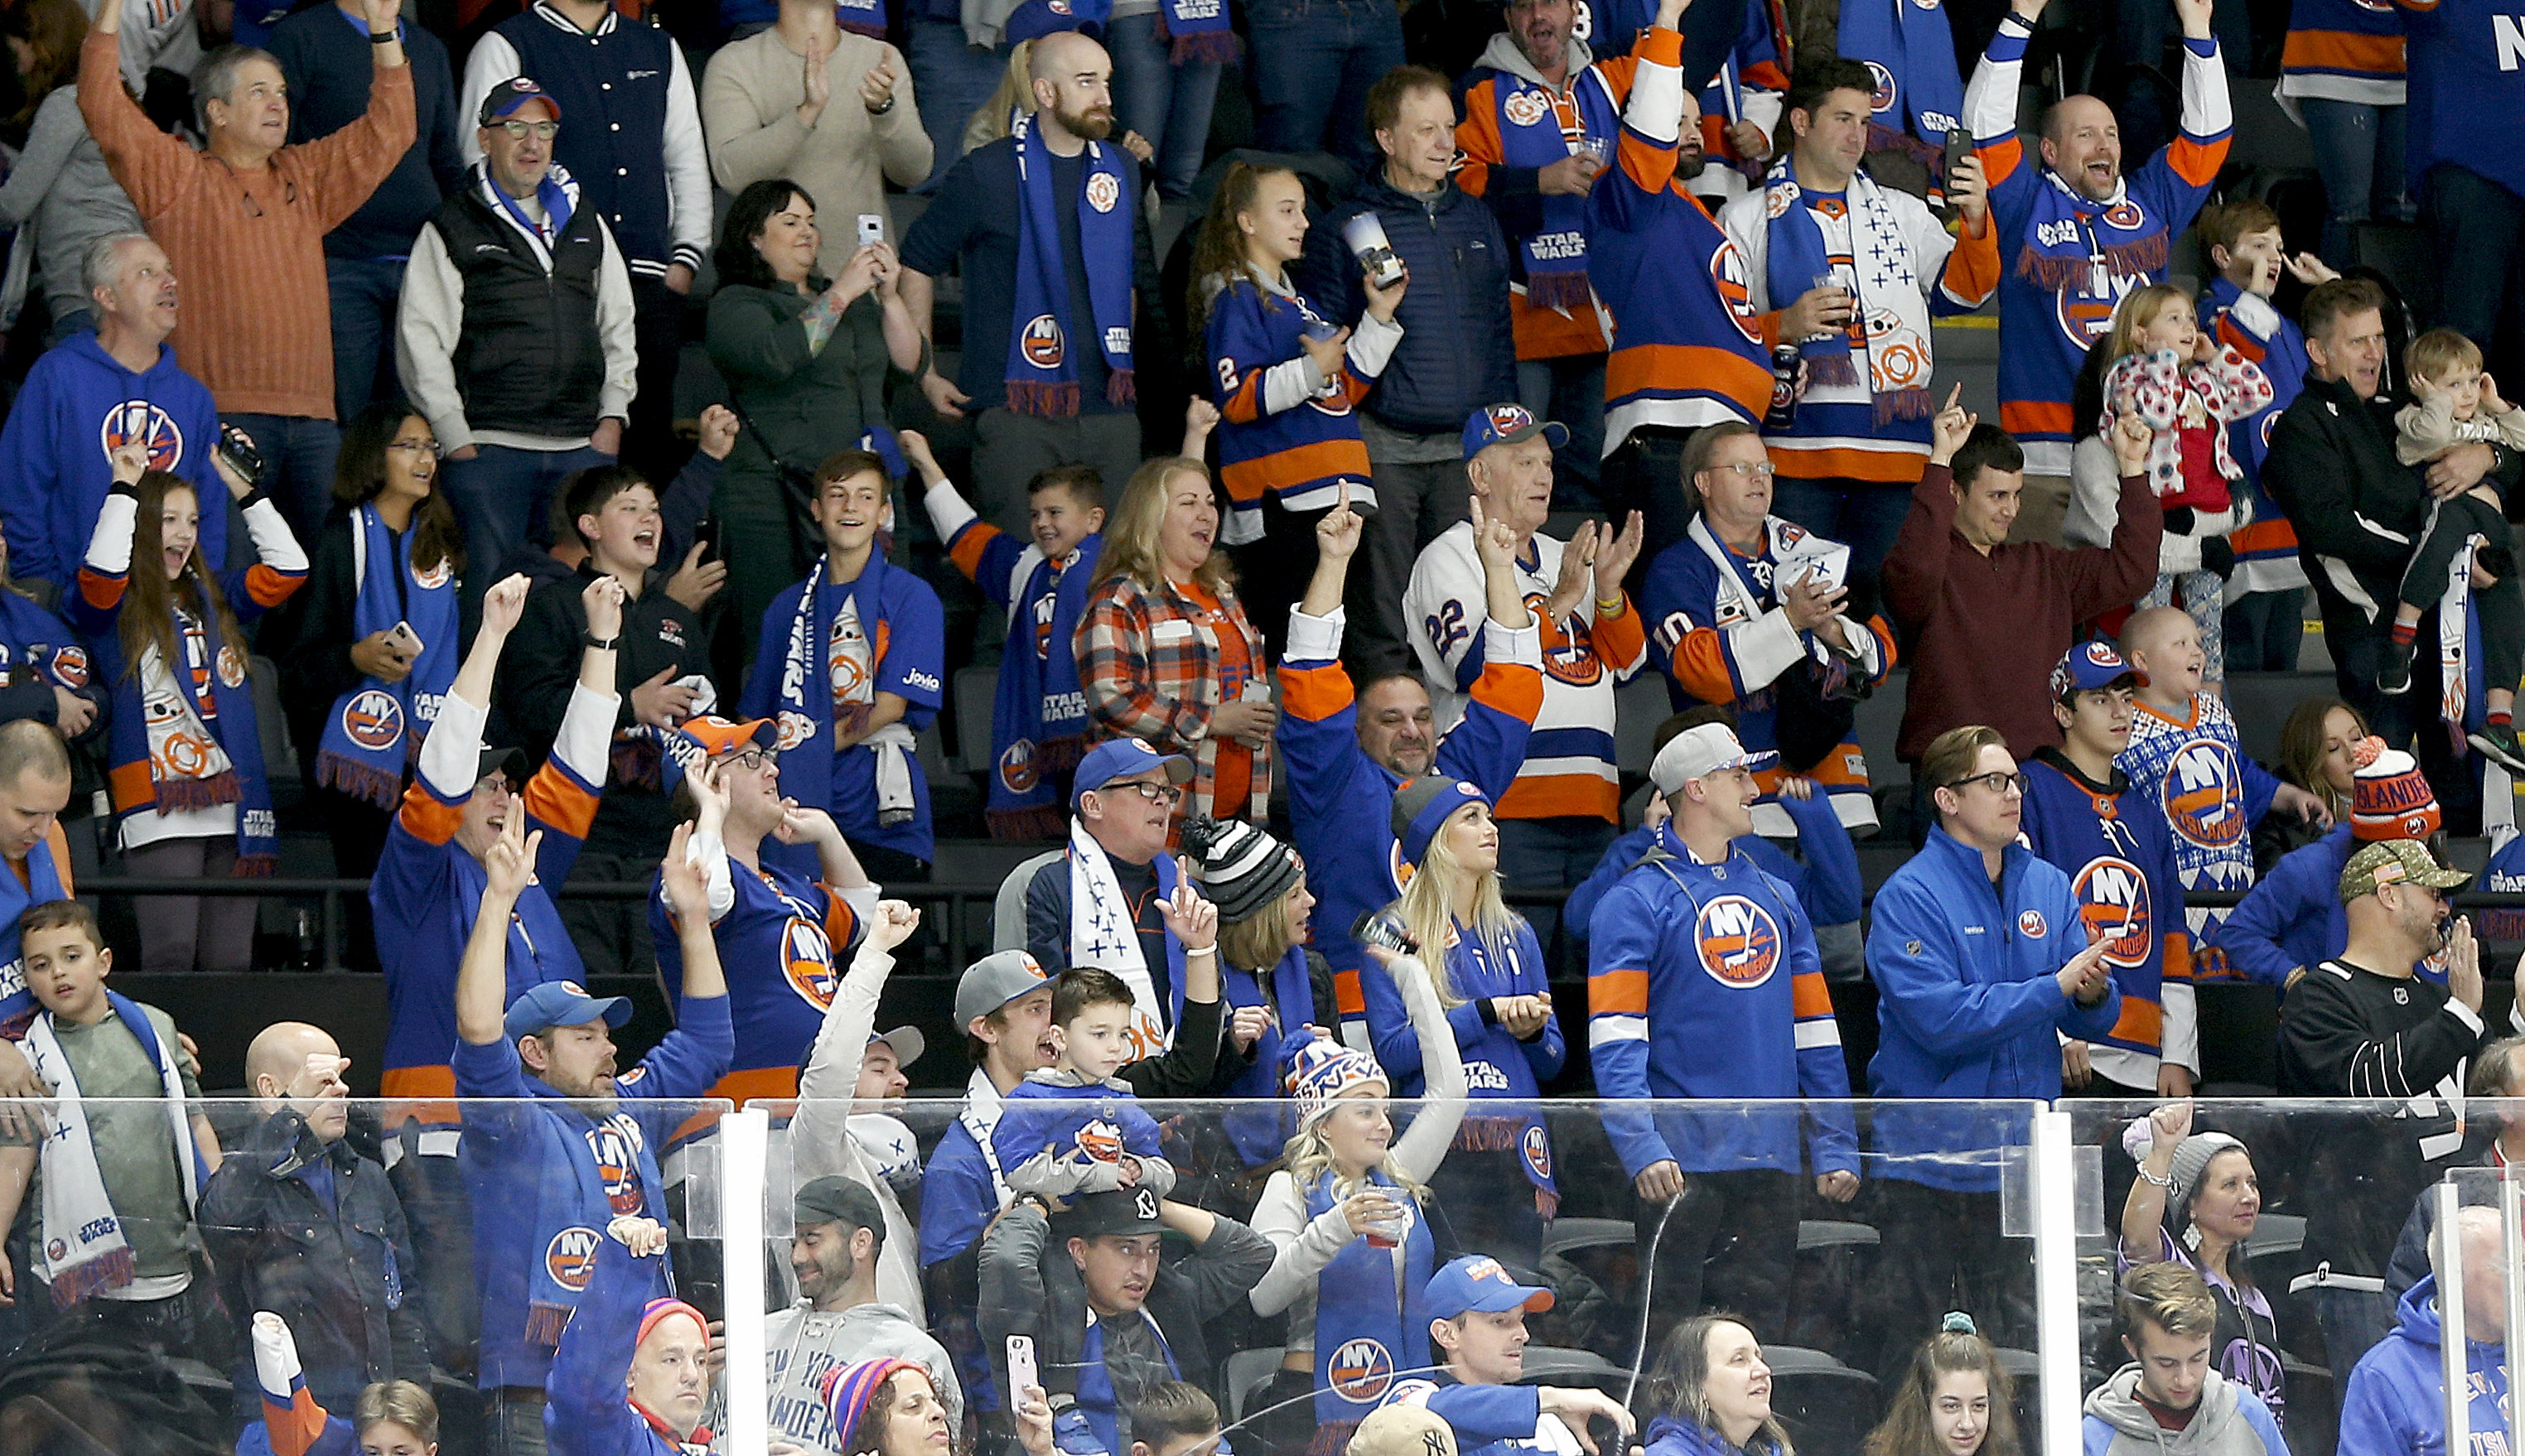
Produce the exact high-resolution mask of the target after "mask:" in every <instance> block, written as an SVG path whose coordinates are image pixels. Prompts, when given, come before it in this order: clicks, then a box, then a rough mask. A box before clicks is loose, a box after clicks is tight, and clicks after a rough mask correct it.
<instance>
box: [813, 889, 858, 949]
mask: <svg viewBox="0 0 2525 1456" xmlns="http://www.w3.org/2000/svg"><path fill="white" fill-rule="evenodd" d="M816 888H817V889H818V890H821V891H823V892H824V935H825V937H826V938H827V939H829V940H830V941H831V942H832V944H833V958H834V959H835V960H837V961H839V960H841V959H842V957H843V956H844V954H846V953H847V952H848V951H849V950H850V948H851V947H852V946H856V945H858V944H859V940H860V914H859V911H857V910H854V909H852V908H851V902H850V901H849V900H847V899H844V898H842V892H841V891H839V890H837V889H835V888H833V887H832V886H830V885H827V884H825V883H823V882H822V881H820V880H819V881H817V884H816ZM842 969H845V970H847V969H849V967H848V965H847V964H844V965H843V967H842Z"/></svg>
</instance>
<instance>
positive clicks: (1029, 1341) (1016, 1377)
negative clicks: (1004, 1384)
mask: <svg viewBox="0 0 2525 1456" xmlns="http://www.w3.org/2000/svg"><path fill="white" fill-rule="evenodd" d="M1042 1383H1043V1372H1042V1371H1040V1370H1038V1369H1036V1368H1035V1363H1034V1336H1033V1335H1010V1336H1009V1395H1010V1397H1011V1398H1012V1399H1014V1398H1015V1395H1016V1392H1018V1391H1019V1390H1022V1389H1024V1388H1025V1387H1026V1386H1028V1385H1040V1384H1042Z"/></svg>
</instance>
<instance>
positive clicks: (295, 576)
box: [245, 561, 307, 611]
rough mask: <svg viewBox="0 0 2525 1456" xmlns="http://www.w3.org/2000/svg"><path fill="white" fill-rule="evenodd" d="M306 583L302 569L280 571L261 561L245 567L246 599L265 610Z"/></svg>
mask: <svg viewBox="0 0 2525 1456" xmlns="http://www.w3.org/2000/svg"><path fill="white" fill-rule="evenodd" d="M306 584H307V573H306V572H304V571H281V570H277V569H274V568H273V567H271V566H267V565H265V564H263V563H262V562H261V561H257V562H255V563H254V564H253V565H251V566H248V567H246V568H245V597H246V600H247V601H248V602H251V603H253V604H254V605H255V606H256V607H260V608H262V609H263V610H265V611H270V610H271V609H272V608H273V607H278V606H279V605H280V604H281V603H283V602H286V601H288V600H289V599H290V597H291V595H292V594H294V593H295V592H296V591H297V590H298V589H299V588H300V587H302V586H305V585H306Z"/></svg>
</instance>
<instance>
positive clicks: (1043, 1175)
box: [991, 887, 1193, 1200]
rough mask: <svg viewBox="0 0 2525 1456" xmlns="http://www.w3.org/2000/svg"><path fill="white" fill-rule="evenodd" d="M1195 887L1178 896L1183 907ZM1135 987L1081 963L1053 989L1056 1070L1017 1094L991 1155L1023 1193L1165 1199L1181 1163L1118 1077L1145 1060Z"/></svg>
mask: <svg viewBox="0 0 2525 1456" xmlns="http://www.w3.org/2000/svg"><path fill="white" fill-rule="evenodd" d="M1192 894H1193V892H1192V891H1191V890H1190V888H1188V887H1187V888H1184V889H1179V890H1177V891H1176V892H1175V895H1176V898H1177V899H1178V900H1181V899H1184V898H1190V897H1192ZM1132 1009H1133V1002H1132V999H1131V988H1130V987H1128V986H1125V985H1124V984H1122V978H1121V977H1119V976H1116V975H1114V973H1113V972H1111V971H1100V970H1098V969H1096V968H1095V967H1093V966H1081V967H1079V968H1077V969H1075V970H1069V971H1064V972H1062V974H1061V979H1060V980H1058V981H1055V982H1054V983H1053V985H1052V1035H1053V1042H1054V1043H1055V1044H1056V1045H1057V1046H1058V1047H1059V1048H1060V1050H1059V1051H1058V1052H1057V1053H1056V1055H1055V1059H1054V1061H1053V1064H1052V1065H1051V1066H1050V1067H1048V1068H1045V1069H1043V1070H1040V1071H1035V1072H1029V1073H1027V1074H1026V1079H1025V1080H1024V1081H1023V1082H1020V1083H1018V1084H1017V1085H1016V1086H1015V1088H1013V1089H1011V1090H1010V1092H1009V1095H1008V1101H1007V1102H1006V1104H1005V1105H1004V1106H1003V1107H1002V1108H1001V1110H1000V1124H999V1126H998V1127H997V1128H995V1129H994V1130H992V1133H991V1150H992V1151H993V1152H995V1153H996V1154H998V1156H999V1163H1000V1166H1001V1167H1003V1168H1005V1169H1007V1170H1008V1179H1009V1187H1010V1189H1013V1190H1015V1191H1016V1192H1019V1193H1035V1194H1038V1195H1040V1196H1042V1197H1044V1198H1048V1199H1063V1200H1066V1199H1069V1198H1072V1197H1075V1196H1076V1195H1078V1194H1080V1193H1107V1192H1113V1191H1114V1190H1116V1189H1128V1188H1145V1189H1151V1190H1152V1191H1154V1192H1155V1193H1157V1195H1158V1196H1159V1197H1161V1198H1163V1197H1164V1196H1165V1195H1166V1194H1167V1193H1168V1192H1170V1191H1172V1190H1173V1189H1174V1186H1175V1170H1174V1165H1173V1164H1171V1163H1169V1162H1167V1161H1166V1160H1165V1157H1164V1155H1163V1154H1162V1153H1160V1152H1159V1151H1158V1124H1157V1120H1156V1119H1154V1118H1152V1117H1150V1116H1149V1114H1148V1113H1147V1112H1146V1111H1144V1110H1142V1109H1141V1107H1140V1103H1139V1098H1138V1097H1137V1095H1135V1094H1134V1093H1133V1092H1132V1091H1131V1085H1130V1084H1129V1083H1127V1082H1124V1081H1122V1080H1121V1079H1120V1078H1118V1077H1116V1076H1114V1073H1116V1072H1118V1071H1120V1070H1121V1069H1122V1067H1123V1066H1124V1065H1125V1064H1126V1063H1129V1062H1133V1061H1136V1060H1138V1059H1139V1058H1140V1057H1141V1056H1142V1055H1143V1054H1144V1053H1143V1051H1142V1050H1141V1049H1140V1048H1139V1047H1138V1046H1136V1045H1135V1044H1134V1039H1133V1037H1132V1035H1131V1023H1132Z"/></svg>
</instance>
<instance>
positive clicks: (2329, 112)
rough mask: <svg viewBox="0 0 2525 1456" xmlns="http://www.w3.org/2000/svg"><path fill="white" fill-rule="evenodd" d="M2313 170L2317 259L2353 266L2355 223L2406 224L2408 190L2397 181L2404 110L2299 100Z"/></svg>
mask: <svg viewBox="0 0 2525 1456" xmlns="http://www.w3.org/2000/svg"><path fill="white" fill-rule="evenodd" d="M2297 109H2298V114H2299V115H2300V116H2302V117H2303V118H2305V133H2306V139H2307V140H2308V141H2310V142H2312V143H2313V145H2314V170H2315V171H2316V172H2317V173H2318V174H2320V175H2321V176H2322V178H2323V261H2324V262H2326V263H2328V264H2331V265H2332V266H2333V267H2350V266H2351V265H2352V264H2353V263H2355V262H2357V261H2358V260H2357V258H2356V256H2355V249H2356V239H2355V237H2354V236H2353V234H2354V233H2355V231H2356V230H2357V226H2358V224H2359V223H2361V222H2365V221H2368V220H2370V219H2375V220H2378V221H2384V220H2389V219H2390V220H2392V221H2397V222H2407V221H2409V220H2410V218H2411V215H2412V210H2411V199H2410V196H2409V191H2410V189H2409V188H2408V187H2407V186H2405V185H2404V181H2403V177H2402V145H2403V135H2404V127H2403V116H2404V109H2403V108H2401V107H2399V106H2362V105H2360V104H2359V103H2357V102H2354V101H2323V100H2319V99H2317V98H2315V97H2311V96H2306V97H2301V98H2299V100H2298V104H2297Z"/></svg>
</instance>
